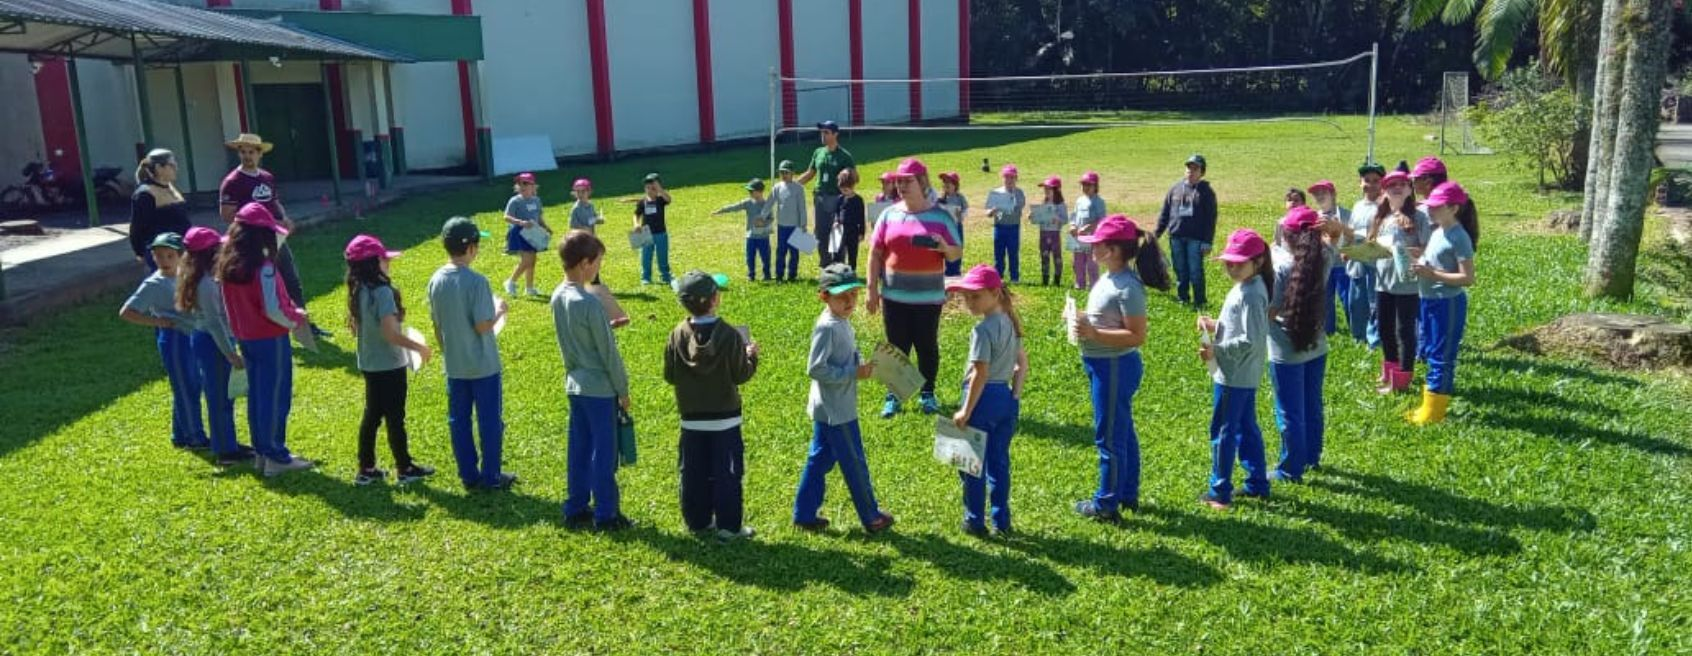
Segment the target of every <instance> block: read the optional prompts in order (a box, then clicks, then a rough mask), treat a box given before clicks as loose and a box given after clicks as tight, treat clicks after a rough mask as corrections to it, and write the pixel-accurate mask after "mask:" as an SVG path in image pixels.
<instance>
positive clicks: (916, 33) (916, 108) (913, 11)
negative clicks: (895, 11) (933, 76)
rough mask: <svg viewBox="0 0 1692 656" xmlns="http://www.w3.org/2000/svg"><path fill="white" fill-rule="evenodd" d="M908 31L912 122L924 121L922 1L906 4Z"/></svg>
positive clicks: (917, 0) (910, 0) (913, 0)
mask: <svg viewBox="0 0 1692 656" xmlns="http://www.w3.org/2000/svg"><path fill="white" fill-rule="evenodd" d="M905 7H906V8H907V11H906V12H905V19H906V20H905V23H906V25H908V27H907V28H906V30H907V31H908V33H909V35H910V48H909V49H908V50H909V52H910V61H911V74H910V76H909V77H910V78H911V120H912V121H920V120H922V83H921V82H918V81H917V80H920V79H922V0H908V1H907V2H906V3H905Z"/></svg>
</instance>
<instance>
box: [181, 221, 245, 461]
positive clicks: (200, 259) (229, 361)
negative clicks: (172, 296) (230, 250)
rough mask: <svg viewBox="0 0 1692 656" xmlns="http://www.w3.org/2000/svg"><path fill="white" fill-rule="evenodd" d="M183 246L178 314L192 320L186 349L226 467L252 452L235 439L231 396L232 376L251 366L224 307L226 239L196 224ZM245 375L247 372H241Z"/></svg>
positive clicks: (208, 427) (215, 446)
mask: <svg viewBox="0 0 1692 656" xmlns="http://www.w3.org/2000/svg"><path fill="white" fill-rule="evenodd" d="M182 243H183V245H184V246H186V247H187V248H188V253H187V255H185V256H184V257H183V258H182V264H181V265H179V266H178V267H177V268H178V271H179V273H178V276H177V278H178V279H177V284H176V311H177V312H180V313H182V314H184V315H186V316H188V317H190V318H191V319H192V321H193V324H194V334H192V335H189V336H188V348H189V349H190V350H192V351H193V352H194V362H195V363H196V365H197V367H196V369H197V370H198V371H199V373H200V391H201V393H203V394H204V395H205V398H206V430H207V432H209V433H211V448H212V454H213V455H215V456H217V464H218V465H219V466H223V467H228V466H230V465H235V464H239V463H242V462H249V461H251V460H252V459H253V448H252V447H250V446H247V445H245V444H241V443H239V442H237V441H236V440H235V401H234V400H233V399H231V398H229V375H230V372H231V371H234V370H241V369H245V368H246V366H247V364H246V363H245V362H243V361H242V360H241V354H240V353H238V352H237V351H236V350H235V336H234V335H233V334H231V333H230V332H229V314H228V313H227V312H226V311H225V310H224V309H223V288H222V285H220V284H219V283H218V281H217V247H218V246H219V245H220V244H222V243H223V235H220V234H218V233H217V231H216V230H212V229H211V228H205V227H201V226H194V227H192V228H189V229H188V234H186V235H184V236H183V239H182ZM241 375H242V376H246V375H247V374H246V372H245V371H242V372H241Z"/></svg>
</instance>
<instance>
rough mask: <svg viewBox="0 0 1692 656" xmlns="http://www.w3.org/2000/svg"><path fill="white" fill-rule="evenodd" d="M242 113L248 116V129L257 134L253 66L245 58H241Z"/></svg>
mask: <svg viewBox="0 0 1692 656" xmlns="http://www.w3.org/2000/svg"><path fill="white" fill-rule="evenodd" d="M241 115H242V116H245V117H247V131H248V132H252V133H254V134H257V133H258V131H259V125H258V115H256V114H254V113H253V68H252V67H251V66H248V65H247V60H245V59H243V60H241ZM231 152H233V151H231Z"/></svg>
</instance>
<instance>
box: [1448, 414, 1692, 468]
mask: <svg viewBox="0 0 1692 656" xmlns="http://www.w3.org/2000/svg"><path fill="white" fill-rule="evenodd" d="M1471 416H1472V417H1474V419H1475V420H1476V421H1479V422H1481V423H1484V424H1485V425H1488V426H1495V427H1498V428H1504V429H1513V430H1520V431H1524V432H1528V433H1533V434H1535V435H1539V436H1542V437H1549V438H1552V439H1555V440H1557V441H1560V442H1567V443H1570V444H1580V443H1582V442H1586V441H1594V442H1599V443H1603V444H1607V445H1610V446H1620V447H1627V448H1630V449H1634V450H1637V451H1641V452H1644V453H1649V454H1652V455H1666V456H1674V457H1677V458H1684V457H1687V456H1692V447H1688V446H1686V445H1683V444H1679V443H1676V442H1672V441H1669V440H1666V439H1663V438H1660V437H1654V436H1651V435H1645V434H1641V433H1635V432H1631V431H1619V430H1615V429H1612V428H1599V427H1596V426H1588V425H1585V424H1582V423H1579V422H1576V421H1574V420H1573V419H1572V418H1571V417H1570V416H1568V415H1566V414H1560V415H1558V416H1554V417H1553V416H1544V415H1535V414H1526V413H1525V412H1510V411H1500V410H1498V409H1492V408H1487V407H1485V406H1482V407H1477V408H1474V410H1473V414H1472V415H1471Z"/></svg>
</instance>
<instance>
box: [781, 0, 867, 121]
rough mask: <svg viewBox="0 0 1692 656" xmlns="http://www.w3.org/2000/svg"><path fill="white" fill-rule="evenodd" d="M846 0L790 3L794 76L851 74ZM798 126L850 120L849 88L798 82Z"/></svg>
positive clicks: (844, 85) (847, 75)
mask: <svg viewBox="0 0 1692 656" xmlns="http://www.w3.org/2000/svg"><path fill="white" fill-rule="evenodd" d="M848 8H849V6H848V5H847V4H846V3H845V2H815V1H812V2H805V1H804V0H799V1H798V2H794V3H793V70H794V75H795V77H809V78H835V79H840V78H849V77H852V51H851V49H850V45H849V44H850V43H851V36H852V35H851V30H850V29H849V25H848V24H847V17H846V10H847V9H848ZM796 87H797V91H798V94H799V127H801V128H804V127H807V126H811V125H815V124H816V123H817V121H821V120H824V119H832V120H834V121H837V122H840V123H849V122H851V118H852V90H851V87H850V86H849V85H846V84H843V83H837V82H827V83H819V82H800V83H797V84H796Z"/></svg>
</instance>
